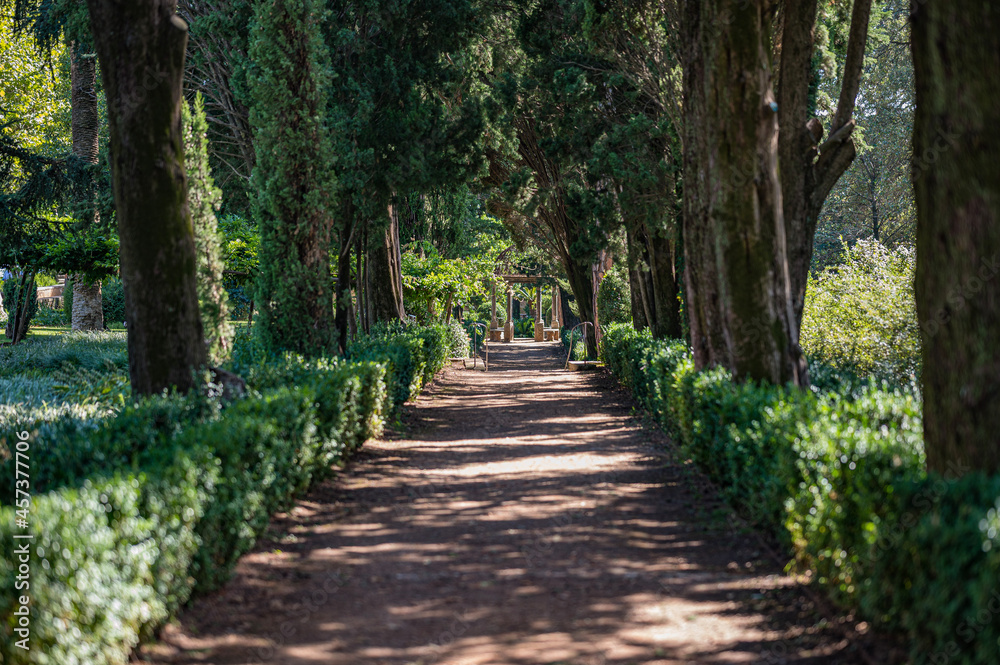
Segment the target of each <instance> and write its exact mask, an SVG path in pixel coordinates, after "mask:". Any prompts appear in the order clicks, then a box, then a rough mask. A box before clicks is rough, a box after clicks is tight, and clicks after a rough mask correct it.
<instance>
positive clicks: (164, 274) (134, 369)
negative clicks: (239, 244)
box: [87, 0, 206, 394]
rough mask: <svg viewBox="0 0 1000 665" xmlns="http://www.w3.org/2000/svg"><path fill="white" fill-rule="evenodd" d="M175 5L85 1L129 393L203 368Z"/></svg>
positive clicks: (183, 33) (181, 26)
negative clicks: (103, 108) (98, 89)
mask: <svg viewBox="0 0 1000 665" xmlns="http://www.w3.org/2000/svg"><path fill="white" fill-rule="evenodd" d="M175 4H176V3H175V0H87V5H88V8H89V10H90V22H91V25H92V26H94V33H93V34H94V43H95V46H96V50H97V55H98V58H99V60H100V65H101V76H102V81H103V83H104V90H105V94H106V96H107V102H108V120H109V124H110V130H111V170H112V176H113V182H114V191H115V206H116V212H117V218H118V235H119V238H120V242H121V277H122V281H123V283H124V286H125V310H126V313H127V319H128V351H129V376H130V378H131V383H132V391H133V393H135V394H153V393H158V392H160V391H162V390H164V389H167V388H171V387H176V388H178V389H179V390H182V391H184V390H187V389H190V388H192V387H194V385H195V383H196V375H195V370H197V369H198V368H199V367H202V366H203V365H205V361H206V354H205V341H204V336H203V333H202V328H201V317H200V315H199V311H198V292H197V277H196V274H197V273H196V269H197V268H196V259H195V246H194V231H193V229H192V225H191V216H190V213H189V211H188V203H187V186H186V182H185V174H184V145H183V136H182V132H181V83H182V80H183V76H184V52H185V47H186V45H187V26H186V25H185V23H184V21H182V20H181V19H180V18H178V17H177V15H176V13H175Z"/></svg>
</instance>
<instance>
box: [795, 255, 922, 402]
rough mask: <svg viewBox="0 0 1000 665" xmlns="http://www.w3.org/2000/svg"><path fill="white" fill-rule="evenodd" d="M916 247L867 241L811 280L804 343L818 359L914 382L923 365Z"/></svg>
mask: <svg viewBox="0 0 1000 665" xmlns="http://www.w3.org/2000/svg"><path fill="white" fill-rule="evenodd" d="M914 265H915V255H914V251H913V250H912V249H911V248H908V247H905V246H901V247H898V248H896V249H894V250H889V249H886V248H885V247H884V246H883V245H881V244H879V243H878V242H876V241H874V240H872V241H866V240H862V241H860V242H858V243H857V244H856V245H855V246H854V247H845V249H844V262H843V263H842V264H841V265H839V266H836V267H835V268H827V269H826V270H824V271H823V273H822V274H820V275H819V276H818V277H815V278H811V279H810V280H809V286H808V288H807V289H806V300H805V309H804V312H803V316H802V331H801V344H802V348H803V349H804V350H805V352H806V354H807V355H808V356H809V357H810V358H812V359H815V360H819V361H821V362H823V363H827V364H830V365H833V366H835V367H837V368H839V369H841V370H845V371H850V372H854V373H856V374H858V375H859V376H872V377H874V378H877V379H883V378H884V379H887V380H889V381H892V382H893V383H897V384H898V383H910V382H912V381H913V380H914V378H915V377H916V376H917V375H918V374H919V370H920V329H919V327H918V326H917V313H916V303H915V299H914V293H913V271H914Z"/></svg>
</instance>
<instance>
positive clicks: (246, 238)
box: [219, 215, 260, 319]
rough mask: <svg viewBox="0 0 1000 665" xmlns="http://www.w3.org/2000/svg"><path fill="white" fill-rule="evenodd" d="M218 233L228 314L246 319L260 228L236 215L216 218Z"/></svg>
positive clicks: (256, 263) (257, 252)
mask: <svg viewBox="0 0 1000 665" xmlns="http://www.w3.org/2000/svg"><path fill="white" fill-rule="evenodd" d="M219 230H220V231H221V232H222V236H223V241H222V256H223V258H224V260H225V269H226V270H227V271H232V272H230V273H229V274H224V276H223V283H224V284H225V287H226V291H227V292H228V296H227V298H228V301H229V308H230V314H231V316H232V317H233V318H236V319H246V318H247V317H248V316H249V314H250V306H251V305H252V304H253V283H254V279H255V277H256V275H257V272H258V265H259V260H258V254H259V253H260V229H259V228H258V226H257V224H255V223H254V222H253V221H252V220H248V219H244V218H243V217H240V216H238V215H224V216H222V217H220V218H219Z"/></svg>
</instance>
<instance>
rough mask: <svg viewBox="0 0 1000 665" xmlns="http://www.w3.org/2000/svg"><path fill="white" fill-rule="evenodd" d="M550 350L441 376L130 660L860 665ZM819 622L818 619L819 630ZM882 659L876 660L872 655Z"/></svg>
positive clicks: (832, 625)
mask: <svg viewBox="0 0 1000 665" xmlns="http://www.w3.org/2000/svg"><path fill="white" fill-rule="evenodd" d="M561 348H562V347H561V346H560V345H557V344H551V343H548V344H535V343H515V344H511V345H500V344H495V345H491V351H492V353H491V356H490V360H491V361H492V364H491V367H490V371H489V372H488V373H483V372H481V371H471V370H469V371H463V370H460V369H452V370H448V371H446V372H445V373H444V374H443V375H441V376H440V377H439V379H438V380H437V381H436V382H435V384H434V385H433V386H431V387H430V388H429V389H428V390H427V391H426V392H425V394H424V395H423V396H421V397H420V399H419V400H418V401H417V402H416V403H415V404H413V405H411V406H410V407H408V409H407V412H406V414H405V415H404V422H403V423H402V426H401V427H400V428H399V429H400V430H401V431H402V432H403V433H402V434H401V435H398V438H393V437H390V439H389V440H386V441H378V442H371V443H369V444H368V445H367V446H366V449H365V452H364V453H363V454H362V455H361V456H360V457H359V458H358V459H357V460H356V461H355V462H354V463H353V464H351V466H350V467H349V468H348V469H347V470H346V471H345V472H344V473H342V474H341V475H340V476H339V477H338V478H336V479H334V480H331V481H329V482H327V483H325V484H323V485H322V486H320V487H318V488H316V489H315V490H314V491H313V492H311V493H310V495H309V496H307V497H306V498H305V499H304V500H303V501H301V502H300V503H299V505H298V506H297V507H296V508H295V509H294V510H293V511H292V512H291V513H290V514H287V515H281V516H279V517H278V518H276V519H275V520H274V522H273V524H272V528H271V531H270V533H269V534H268V538H267V539H266V540H265V541H264V542H262V543H261V545H260V547H258V549H257V550H256V551H255V552H253V553H251V554H249V555H247V556H246V557H244V558H243V560H242V561H241V562H240V564H239V567H238V569H237V575H236V577H235V578H234V579H233V580H232V582H230V584H229V585H227V586H226V587H225V588H224V589H222V590H221V591H219V592H217V593H215V594H213V595H210V596H208V597H202V598H200V599H198V600H196V601H195V602H194V603H193V605H192V606H191V607H190V608H188V609H187V610H186V611H185V612H184V613H183V614H182V615H181V617H180V618H179V620H178V622H176V623H175V624H173V625H171V626H168V627H167V628H166V629H165V630H164V633H163V636H162V640H161V642H160V643H158V644H155V645H152V646H150V647H146V648H145V649H144V650H143V652H142V654H141V656H142V658H143V659H145V662H148V663H216V664H219V665H221V664H230V663H233V664H235V663H274V664H276V665H306V664H310V665H312V664H316V663H332V664H336V665H341V664H343V665H376V664H379V665H382V664H384V665H405V664H413V665H416V664H421V665H431V664H436V665H487V664H489V665H501V664H502V665H529V664H530V665H543V664H546V665H558V664H566V665H569V664H572V665H612V664H614V665H626V664H630V663H634V664H640V663H642V664H649V665H653V664H658V665H666V664H668V663H829V664H833V663H844V664H852V665H853V664H855V663H865V662H872V660H871V659H872V656H870V655H869V654H870V653H874V652H877V651H880V649H878V645H873V644H872V643H871V640H870V638H861V637H859V636H858V635H857V633H856V632H854V630H853V628H852V626H853V624H852V623H851V622H850V621H846V620H844V619H843V618H839V617H833V616H831V615H829V612H828V611H820V609H819V608H817V607H816V606H815V605H814V602H813V599H814V596H813V595H812V594H810V593H809V592H808V591H807V590H806V589H804V588H803V587H802V586H801V585H800V583H799V582H798V581H796V580H794V579H792V578H790V577H788V576H786V575H783V574H782V573H781V569H780V566H779V565H778V563H777V562H775V560H774V559H773V558H772V556H771V555H770V554H769V550H768V548H767V546H766V545H765V544H764V542H763V541H762V540H761V539H760V538H759V537H758V536H757V535H756V534H754V533H753V532H750V531H748V530H747V529H745V528H742V527H741V526H740V523H739V521H738V520H736V519H735V518H734V517H733V516H732V514H731V513H730V511H729V510H728V509H727V508H726V507H725V506H724V504H722V503H721V502H720V501H719V500H718V499H717V497H716V496H715V495H714V493H713V492H712V491H711V488H710V487H708V486H707V485H706V484H705V483H704V481H703V480H702V479H701V477H700V476H699V475H698V474H697V473H695V472H694V471H693V470H692V469H691V467H690V465H689V464H685V463H683V462H682V461H679V460H675V459H674V458H673V456H672V453H671V452H670V447H669V445H668V444H667V442H666V441H664V439H663V437H662V435H661V434H659V433H658V432H656V431H655V430H654V429H652V428H648V427H647V428H642V427H641V425H640V423H639V422H638V421H637V420H636V418H635V417H634V415H633V409H632V405H631V403H630V402H629V400H628V398H627V396H625V395H623V394H622V393H621V392H620V391H618V390H616V389H615V388H614V385H613V381H612V380H611V379H610V378H609V377H608V376H607V375H605V374H601V373H598V372H566V371H563V370H562V369H561V365H562V357H561V354H560V353H559V350H560V349H561ZM824 616H826V617H828V618H830V619H832V621H828V620H827V618H824ZM875 660H876V661H877V662H881V663H885V662H887V660H886V656H885V654H884V653H881V654H880V655H878V656H877V657H875Z"/></svg>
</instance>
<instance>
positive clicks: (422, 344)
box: [347, 324, 468, 414]
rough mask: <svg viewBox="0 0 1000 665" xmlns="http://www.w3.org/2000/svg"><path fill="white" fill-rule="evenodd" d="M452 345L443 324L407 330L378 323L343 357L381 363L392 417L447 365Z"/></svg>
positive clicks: (351, 346)
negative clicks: (383, 367)
mask: <svg viewBox="0 0 1000 665" xmlns="http://www.w3.org/2000/svg"><path fill="white" fill-rule="evenodd" d="M452 342H453V336H452V334H451V332H450V331H449V329H448V328H447V327H445V326H443V325H433V326H427V327H420V328H413V327H410V328H407V327H403V326H402V325H400V324H380V325H378V326H376V327H375V328H373V329H372V331H371V332H370V333H369V334H368V335H365V336H363V337H360V338H358V339H357V340H355V341H354V342H353V343H352V344H351V345H350V346H349V347H348V350H347V357H348V358H350V359H351V360H356V361H373V362H377V363H382V364H385V366H386V378H385V382H386V385H387V387H388V392H389V411H390V412H391V413H394V414H395V413H397V412H398V410H399V408H400V407H401V406H402V405H403V403H404V402H407V401H409V400H411V399H413V398H414V397H416V396H417V395H418V394H419V393H420V390H421V388H423V386H424V385H425V384H426V383H427V382H429V381H430V380H431V379H432V378H434V375H435V374H437V372H439V371H440V370H441V369H443V368H444V366H445V365H447V363H448V359H449V358H450V357H451V352H452V349H451V347H450V344H451V343H452ZM466 344H468V342H466Z"/></svg>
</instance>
